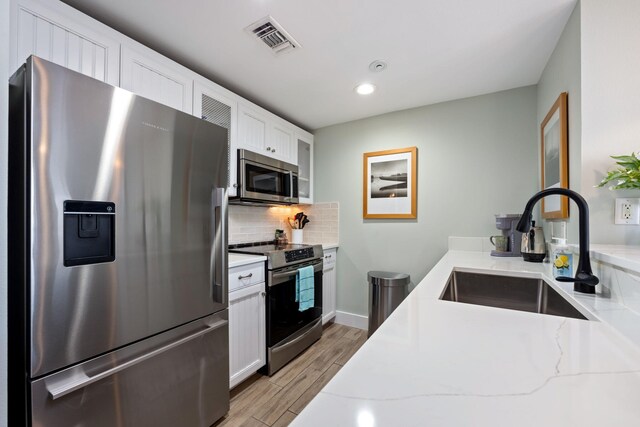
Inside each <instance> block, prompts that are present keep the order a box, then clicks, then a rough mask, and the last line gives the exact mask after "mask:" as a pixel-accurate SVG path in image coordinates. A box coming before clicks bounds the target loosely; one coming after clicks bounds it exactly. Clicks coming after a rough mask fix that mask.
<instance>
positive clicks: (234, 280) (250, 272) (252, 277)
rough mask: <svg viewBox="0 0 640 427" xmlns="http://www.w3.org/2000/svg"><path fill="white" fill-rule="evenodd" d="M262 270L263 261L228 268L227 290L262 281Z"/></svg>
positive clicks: (230, 290) (231, 290) (263, 268)
mask: <svg viewBox="0 0 640 427" xmlns="http://www.w3.org/2000/svg"><path fill="white" fill-rule="evenodd" d="M264 270H265V267H264V261H261V262H256V263H254V264H247V265H240V266H238V267H232V268H230V269H229V292H233V291H235V290H236V289H240V288H244V287H245V286H251V285H255V284H256V283H262V282H264V281H265V279H264V274H265V272H264Z"/></svg>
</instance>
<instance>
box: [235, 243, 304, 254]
mask: <svg viewBox="0 0 640 427" xmlns="http://www.w3.org/2000/svg"><path fill="white" fill-rule="evenodd" d="M310 247H311V245H305V244H292V243H286V244H278V243H276V241H275V240H274V241H266V242H253V243H238V244H235V245H229V250H230V251H231V252H243V253H253V254H265V253H266V252H272V251H289V250H292V249H304V248H310Z"/></svg>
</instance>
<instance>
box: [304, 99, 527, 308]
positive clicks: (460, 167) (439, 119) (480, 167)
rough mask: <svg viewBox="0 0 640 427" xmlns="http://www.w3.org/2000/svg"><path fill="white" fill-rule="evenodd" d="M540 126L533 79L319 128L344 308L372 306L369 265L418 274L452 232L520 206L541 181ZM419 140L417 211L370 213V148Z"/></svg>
mask: <svg viewBox="0 0 640 427" xmlns="http://www.w3.org/2000/svg"><path fill="white" fill-rule="evenodd" d="M374 96H375V95H374ZM363 102H366V100H363ZM536 135H537V131H536V88H535V86H530V87H526V88H520V89H514V90H508V91H504V92H499V93H494V94H490V95H483V96H478V97H474V98H468V99H462V100H458V101H452V102H446V103H442V104H436V105H431V106H426V107H421V108H416V109H411V110H405V111H399V112H395V113H389V114H385V115H382V116H377V117H372V118H368V119H363V120H358V121H354V122H349V123H344V124H340V125H335V126H330V127H326V128H322V129H319V130H317V131H316V132H315V153H314V155H315V171H316V183H315V185H316V187H315V189H316V201H318V202H323V201H333V200H337V201H338V202H339V203H340V250H339V251H338V263H339V267H338V269H337V271H338V310H340V311H345V312H349V313H354V314H360V315H366V314H367V304H368V303H367V279H366V278H367V272H368V271H369V270H388V271H398V272H406V273H409V274H410V275H411V278H412V280H413V281H414V282H415V283H418V282H419V281H420V280H421V279H422V278H423V277H424V276H425V275H426V273H427V272H428V271H429V270H430V269H431V268H432V267H433V265H434V264H435V263H436V262H437V261H438V260H439V259H440V258H441V257H442V255H443V254H444V253H445V252H446V250H447V237H448V236H449V235H457V236H488V235H491V234H496V232H497V230H496V229H495V220H494V216H493V215H494V214H495V213H505V212H506V213H521V212H522V209H523V208H524V205H525V203H526V201H527V199H528V198H529V197H530V195H531V194H533V193H534V192H535V190H536V188H537V185H536V180H535V177H536V176H537V174H538V172H537V168H538V166H537V164H538V162H537V160H538V154H537V149H536V147H537V144H536ZM414 145H415V146H417V147H418V218H417V220H366V221H365V220H363V219H362V185H363V184H362V155H363V153H365V152H369V151H378V150H385V149H391V148H401V147H409V146H414Z"/></svg>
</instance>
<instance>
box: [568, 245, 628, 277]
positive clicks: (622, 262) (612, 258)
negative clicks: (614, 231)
mask: <svg viewBox="0 0 640 427" xmlns="http://www.w3.org/2000/svg"><path fill="white" fill-rule="evenodd" d="M570 246H571V247H572V248H573V252H576V253H577V252H578V245H570ZM589 255H590V257H591V259H592V260H598V261H602V262H606V263H608V264H612V265H617V266H619V267H622V268H626V269H628V270H632V271H635V272H640V246H629V245H602V244H595V245H594V244H591V245H589Z"/></svg>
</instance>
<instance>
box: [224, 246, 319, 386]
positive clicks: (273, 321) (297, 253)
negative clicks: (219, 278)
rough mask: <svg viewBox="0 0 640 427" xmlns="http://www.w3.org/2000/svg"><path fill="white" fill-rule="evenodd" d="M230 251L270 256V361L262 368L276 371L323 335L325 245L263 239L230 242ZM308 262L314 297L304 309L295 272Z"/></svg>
mask: <svg viewBox="0 0 640 427" xmlns="http://www.w3.org/2000/svg"><path fill="white" fill-rule="evenodd" d="M229 252H237V253H245V254H259V255H265V256H266V257H267V263H266V269H267V271H266V273H267V274H266V277H267V298H266V304H267V307H266V316H267V319H266V325H267V331H266V332H267V334H266V335H267V348H266V352H267V364H266V366H265V368H264V369H263V372H264V373H266V374H267V375H273V374H274V373H275V372H276V371H278V370H279V369H280V368H282V367H283V366H284V365H286V364H287V363H288V362H289V361H290V360H292V359H293V358H294V357H296V356H297V355H298V354H300V353H301V352H302V351H303V350H304V349H306V348H307V347H309V346H310V345H311V344H313V343H314V342H315V341H317V340H318V339H319V338H320V336H321V335H322V259H323V253H322V246H321V245H275V244H273V242H260V243H250V244H242V245H231V246H229ZM306 266H312V267H313V271H314V292H313V294H314V301H313V306H312V307H310V308H307V309H305V310H302V311H301V310H300V305H299V303H298V302H297V298H296V274H297V273H298V270H299V269H300V268H302V267H306Z"/></svg>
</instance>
